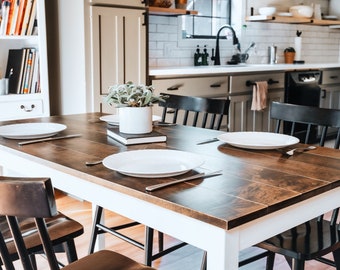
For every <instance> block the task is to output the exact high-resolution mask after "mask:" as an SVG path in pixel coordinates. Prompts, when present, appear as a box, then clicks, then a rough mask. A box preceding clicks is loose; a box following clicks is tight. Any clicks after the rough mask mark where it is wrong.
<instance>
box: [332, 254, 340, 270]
mask: <svg viewBox="0 0 340 270" xmlns="http://www.w3.org/2000/svg"><path fill="white" fill-rule="evenodd" d="M333 257H334V263H335V268H336V270H340V249H337V250H335V251H333Z"/></svg>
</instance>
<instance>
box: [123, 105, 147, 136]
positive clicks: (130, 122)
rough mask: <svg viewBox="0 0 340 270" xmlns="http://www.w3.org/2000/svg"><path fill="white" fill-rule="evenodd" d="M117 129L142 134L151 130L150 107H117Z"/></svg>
mask: <svg viewBox="0 0 340 270" xmlns="http://www.w3.org/2000/svg"><path fill="white" fill-rule="evenodd" d="M118 114H119V131H120V132H122V133H127V134H144V133H150V132H151V131H152V107H122V108H119V109H118Z"/></svg>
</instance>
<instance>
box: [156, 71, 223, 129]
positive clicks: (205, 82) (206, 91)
mask: <svg viewBox="0 0 340 270" xmlns="http://www.w3.org/2000/svg"><path fill="white" fill-rule="evenodd" d="M228 82H229V80H228V76H207V77H205V76H203V77H187V78H166V79H154V80H152V81H151V84H152V86H153V87H154V88H155V90H154V92H155V93H156V94H160V93H165V94H174V95H181V96H198V97H209V98H227V95H228ZM162 112H163V108H161V107H159V106H158V105H154V106H153V114H155V115H159V116H161V115H162ZM168 113H169V114H171V113H172V111H171V110H169V111H168ZM182 119H183V115H181V114H179V115H178V120H179V121H178V123H181V121H182ZM190 122H191V119H190V115H189V123H190ZM222 127H224V128H226V127H227V119H225V120H224V122H223V123H222Z"/></svg>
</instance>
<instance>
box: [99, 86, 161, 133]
mask: <svg viewBox="0 0 340 270" xmlns="http://www.w3.org/2000/svg"><path fill="white" fill-rule="evenodd" d="M164 98H165V96H161V95H160V96H157V95H155V94H154V88H153V87H152V86H146V85H142V84H140V85H135V84H134V83H133V82H127V83H126V84H119V85H118V84H117V85H113V86H110V87H109V94H108V95H107V96H106V97H105V101H106V103H108V104H109V105H111V106H115V107H117V108H118V114H119V131H120V132H123V133H128V134H143V133H149V132H151V131H152V105H153V104H155V103H158V102H159V101H164Z"/></svg>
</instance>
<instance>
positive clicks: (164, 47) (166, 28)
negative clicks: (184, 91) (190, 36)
mask: <svg viewBox="0 0 340 270" xmlns="http://www.w3.org/2000/svg"><path fill="white" fill-rule="evenodd" d="M300 2H301V1H297V0H287V1H284V4H283V1H281V0H247V3H246V2H245V0H244V1H243V7H244V8H242V9H240V4H241V3H242V1H238V0H237V2H235V0H234V2H233V3H234V5H235V6H236V7H233V18H234V19H233V23H232V25H233V27H235V30H236V31H237V35H238V37H239V39H240V40H241V45H242V49H243V50H245V49H246V48H247V46H248V45H249V44H250V42H252V41H254V42H255V43H256V50H252V51H251V55H250V58H249V60H248V63H253V64H265V63H267V62H268V46H270V45H272V44H275V45H276V46H277V47H278V61H279V63H283V62H284V58H283V51H284V49H285V48H287V47H290V46H294V37H295V36H296V31H297V30H299V31H302V49H303V51H302V59H303V60H305V61H306V62H307V63H335V62H339V44H340V43H339V42H340V29H330V28H329V27H328V26H312V25H301V24H279V23H263V22H244V20H243V19H244V16H245V14H247V13H248V14H249V12H250V7H254V10H255V13H257V9H258V7H260V6H270V5H278V4H279V3H280V10H281V11H287V10H288V7H289V6H290V5H294V4H298V3H300ZM304 2H305V4H309V3H310V2H318V3H320V4H321V7H322V12H323V13H325V14H327V13H328V0H320V1H312V0H305V1H304ZM236 9H238V10H236ZM235 10H236V11H235ZM240 10H242V11H240ZM179 20H180V17H178V18H176V17H166V16H151V18H150V35H149V46H150V49H149V54H150V57H149V61H150V66H151V67H170V66H192V65H193V55H194V53H195V49H196V45H200V47H201V48H202V47H203V46H204V45H207V46H208V48H209V53H210V54H211V49H212V48H214V47H215V41H214V40H195V41H193V40H183V39H182V38H181V36H180V34H179V32H180V31H179V29H180V27H179V23H178V22H179ZM242 21H243V22H242ZM242 24H243V25H244V27H242ZM220 48H221V62H222V63H225V62H226V61H227V60H229V59H230V57H231V55H232V54H233V48H232V45H231V41H222V42H221V44H220Z"/></svg>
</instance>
